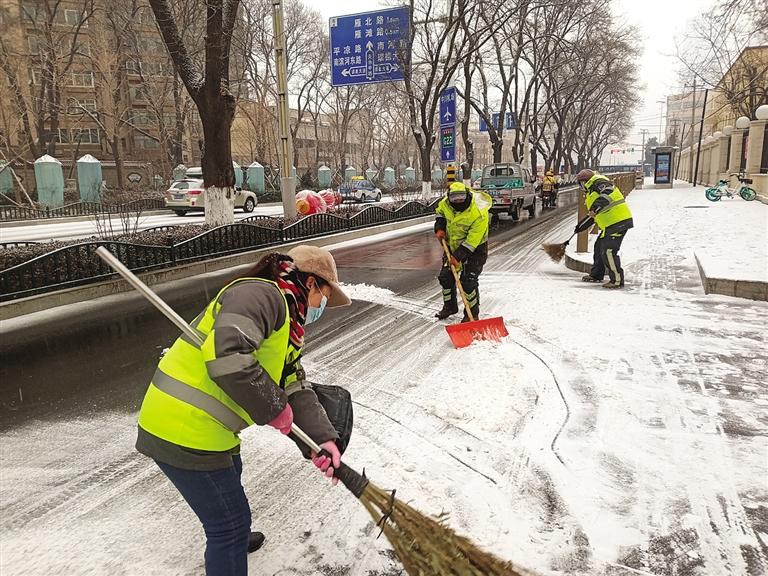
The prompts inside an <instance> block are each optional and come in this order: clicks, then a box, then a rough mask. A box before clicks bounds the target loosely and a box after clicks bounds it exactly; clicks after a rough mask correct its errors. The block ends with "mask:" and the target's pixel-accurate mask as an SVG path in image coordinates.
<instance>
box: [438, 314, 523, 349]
mask: <svg viewBox="0 0 768 576" xmlns="http://www.w3.org/2000/svg"><path fill="white" fill-rule="evenodd" d="M445 330H446V331H447V332H448V336H450V338H451V342H453V345H454V347H455V348H464V347H465V346H469V345H470V344H472V342H473V341H474V340H493V341H495V342H499V341H500V340H501V339H502V338H503V337H504V336H508V335H509V332H507V327H506V326H505V325H504V318H502V317H501V316H496V317H494V318H484V319H483V320H475V321H474V322H462V323H460V324H449V325H448V326H446V327H445Z"/></svg>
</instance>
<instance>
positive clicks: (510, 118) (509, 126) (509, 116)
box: [480, 112, 517, 132]
mask: <svg viewBox="0 0 768 576" xmlns="http://www.w3.org/2000/svg"><path fill="white" fill-rule="evenodd" d="M504 119H505V121H504V129H505V130H514V129H515V128H517V122H516V121H515V114H514V113H513V112H507V113H506V114H505V115H504ZM491 122H493V125H494V126H496V127H498V125H499V113H498V112H496V113H494V114H492V115H491ZM480 132H488V124H486V122H485V120H483V118H480Z"/></svg>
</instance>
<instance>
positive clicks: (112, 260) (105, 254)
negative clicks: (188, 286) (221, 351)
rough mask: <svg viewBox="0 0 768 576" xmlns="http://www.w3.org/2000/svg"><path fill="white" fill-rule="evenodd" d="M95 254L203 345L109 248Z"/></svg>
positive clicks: (299, 434) (304, 436)
mask: <svg viewBox="0 0 768 576" xmlns="http://www.w3.org/2000/svg"><path fill="white" fill-rule="evenodd" d="M96 254H98V255H99V257H100V258H101V259H102V260H104V262H106V263H107V264H109V266H110V267H112V269H114V270H115V272H117V273H118V274H120V276H122V277H123V278H125V279H126V280H127V281H128V283H129V284H130V285H131V286H133V287H134V288H136V290H138V291H139V293H141V295H142V296H144V298H146V299H147V300H148V301H149V302H150V304H152V305H153V306H154V307H155V308H157V309H158V310H160V312H162V313H163V315H164V316H165V317H166V318H168V320H170V321H171V322H173V323H174V324H175V325H176V327H177V328H178V329H179V330H181V331H182V332H183V333H184V334H185V335H186V336H187V337H188V338H190V339H191V340H192V341H193V342H197V344H198V345H200V346H202V345H203V339H202V338H201V337H200V334H198V333H197V332H196V331H195V330H194V329H193V328H192V326H190V325H189V324H188V323H187V321H186V320H184V318H182V317H181V316H179V315H178V314H176V311H175V310H174V309H173V308H171V307H170V306H169V305H168V304H167V303H166V302H165V301H164V300H163V299H162V298H160V296H158V295H157V294H155V293H154V292H153V291H152V290H151V289H150V288H149V286H147V285H146V284H144V282H142V281H141V280H139V278H138V277H137V276H136V274H134V273H133V272H131V271H130V270H129V269H128V267H127V266H125V264H123V263H122V262H120V260H119V259H118V258H116V257H115V256H114V254H112V252H110V251H109V250H107V249H106V248H104V246H99V247H98V248H97V249H96ZM291 432H293V433H294V434H295V435H296V437H297V438H298V439H299V440H301V441H302V442H304V444H306V445H307V446H308V447H309V448H310V449H311V450H314V451H315V453H316V454H320V452H321V451H322V448H320V446H318V444H317V442H315V441H314V440H312V438H310V437H309V436H308V435H307V433H306V432H304V431H303V430H302V429H301V428H299V427H298V426H296V424H293V425H292V426H291Z"/></svg>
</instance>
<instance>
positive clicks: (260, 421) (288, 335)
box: [136, 246, 350, 576]
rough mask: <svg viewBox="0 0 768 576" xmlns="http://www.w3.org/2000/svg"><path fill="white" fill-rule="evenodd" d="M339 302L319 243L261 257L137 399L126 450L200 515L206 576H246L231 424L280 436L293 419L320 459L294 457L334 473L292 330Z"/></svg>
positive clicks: (244, 505)
mask: <svg viewBox="0 0 768 576" xmlns="http://www.w3.org/2000/svg"><path fill="white" fill-rule="evenodd" d="M349 303H350V300H349V298H348V297H347V296H346V295H345V294H344V292H343V291H342V290H341V288H340V287H339V284H338V276H337V271H336V263H335V262H334V260H333V257H332V256H331V253H330V252H328V251H327V250H324V249H322V248H317V247H314V246H297V247H295V248H294V249H293V250H291V251H290V252H288V254H287V255H283V254H269V255H267V256H265V257H264V258H263V259H262V260H261V261H259V262H258V263H257V264H256V265H255V266H254V267H253V268H251V269H250V270H248V271H247V272H245V273H244V274H243V275H242V276H241V277H239V278H237V279H236V280H234V281H233V282H231V283H229V284H228V285H227V286H225V287H224V288H223V289H222V290H221V291H220V292H219V293H218V294H217V295H216V297H215V298H214V299H213V301H212V302H211V303H210V304H208V306H207V307H206V308H205V310H204V311H203V312H202V313H201V314H200V315H199V316H198V317H197V318H196V319H195V320H194V321H193V323H192V326H193V328H194V329H195V330H197V331H198V333H199V334H200V336H201V338H202V339H203V340H204V343H203V345H202V346H199V345H198V344H197V343H196V342H195V341H194V340H192V339H191V338H188V337H187V336H185V335H182V336H181V337H179V338H178V339H177V340H176V342H175V343H174V344H173V346H171V348H170V349H169V350H168V352H167V353H166V354H165V355H164V356H163V358H162V359H161V360H160V363H159V365H158V367H157V370H156V372H155V374H154V376H153V377H152V382H151V383H150V385H149V388H148V390H147V393H146V395H145V397H144V401H143V403H142V406H141V412H140V414H139V423H138V424H139V427H138V438H137V441H136V449H137V450H138V451H139V452H141V453H142V454H145V455H147V456H149V457H150V458H152V459H154V460H155V462H156V463H157V465H158V466H159V467H160V469H161V470H162V471H163V472H164V473H165V475H166V476H167V477H168V478H169V479H170V481H171V482H172V483H173V485H174V486H175V487H176V488H177V489H178V491H179V492H180V493H181V495H182V496H183V497H184V500H186V501H187V503H188V504H189V506H190V507H191V508H192V510H193V511H194V512H195V514H196V515H197V517H198V518H199V519H200V522H201V523H202V525H203V529H204V531H205V534H206V539H207V542H206V550H205V571H206V574H207V575H208V576H219V575H222V576H223V575H227V576H246V574H247V573H248V562H247V555H248V553H249V552H252V551H254V550H256V549H258V548H259V547H260V546H261V545H262V543H263V542H264V535H263V534H262V533H260V532H251V509H250V506H249V504H248V499H247V498H246V495H245V491H244V490H243V486H242V483H241V481H240V476H241V473H242V460H241V458H240V438H239V437H238V434H239V433H240V431H241V430H243V429H244V428H246V427H248V426H251V425H253V424H257V425H259V426H263V425H269V426H271V427H273V428H275V429H277V430H279V431H280V432H281V433H282V434H288V433H289V432H290V431H291V427H292V425H293V423H294V422H296V424H297V425H299V426H300V427H301V428H302V429H303V430H304V431H305V432H306V433H307V434H309V436H310V437H312V439H313V440H315V441H316V442H317V443H318V444H319V445H320V446H322V448H324V449H325V451H327V452H328V453H329V454H330V455H331V457H330V458H328V457H326V456H319V455H317V454H314V453H312V454H306V455H308V456H311V458H312V461H313V463H314V464H315V466H317V467H318V468H320V470H321V471H322V472H323V473H324V474H325V475H326V476H328V477H333V471H334V469H335V468H338V466H339V464H340V459H341V452H342V451H343V450H344V447H343V446H342V447H341V449H340V448H339V446H338V445H337V441H338V440H339V434H338V433H337V431H336V429H335V428H334V426H333V425H332V423H331V422H330V421H329V419H328V416H327V414H326V412H325V410H324V409H323V407H322V405H321V404H320V402H319V401H318V397H317V395H316V393H315V391H314V390H313V388H312V386H311V385H309V384H308V383H307V382H306V381H305V379H304V371H303V369H302V368H301V363H300V358H301V350H302V347H303V346H304V327H305V326H306V325H307V324H309V323H311V322H314V321H316V320H317V319H318V318H319V317H320V316H321V314H322V313H323V310H324V308H325V307H326V305H327V306H328V307H329V308H330V307H335V306H344V305H347V304H349ZM264 441H265V442H267V441H268V439H267V438H266V437H265V440H264ZM262 464H264V463H262ZM333 480H334V484H335V483H336V478H333ZM286 481H288V480H286Z"/></svg>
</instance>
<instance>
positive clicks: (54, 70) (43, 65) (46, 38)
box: [0, 0, 93, 158]
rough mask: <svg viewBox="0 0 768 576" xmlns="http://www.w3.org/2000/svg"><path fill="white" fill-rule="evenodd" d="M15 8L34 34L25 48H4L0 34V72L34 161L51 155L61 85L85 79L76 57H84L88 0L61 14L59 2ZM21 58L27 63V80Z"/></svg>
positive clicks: (86, 72) (55, 140)
mask: <svg viewBox="0 0 768 576" xmlns="http://www.w3.org/2000/svg"><path fill="white" fill-rule="evenodd" d="M20 10H21V17H22V19H25V20H28V21H29V22H31V23H32V24H33V25H34V29H35V34H33V35H31V36H30V37H29V39H28V42H27V44H26V46H25V45H24V44H21V45H12V44H9V43H8V42H6V37H5V36H4V35H3V36H0V69H2V72H3V74H4V75H5V77H6V80H7V82H8V85H9V87H10V91H11V93H12V100H13V103H14V106H15V108H16V113H17V114H18V116H19V118H20V120H21V126H20V128H21V135H22V138H23V140H24V141H25V146H26V149H27V150H28V151H29V152H30V153H31V155H32V156H33V157H34V158H37V157H39V156H41V155H42V154H50V155H54V154H55V153H56V144H57V143H58V132H59V118H60V115H61V114H62V110H63V107H64V104H63V102H62V98H63V89H64V86H65V85H66V84H67V83H73V82H75V81H81V80H86V79H87V78H88V77H89V75H91V71H89V70H86V69H83V67H82V66H81V60H80V58H79V57H80V56H83V55H84V52H83V46H85V45H86V44H85V42H84V38H85V36H86V34H85V32H86V30H87V27H88V21H89V20H90V19H91V17H92V16H93V0H84V1H83V2H82V7H81V8H80V9H79V10H65V9H64V6H63V5H62V2H61V0H42V1H41V2H39V3H36V4H27V3H22V4H20ZM24 56H28V57H29V58H30V59H31V60H32V64H31V67H30V69H29V75H30V76H29V80H28V81H25V78H26V77H27V70H25V68H26V67H27V62H28V61H27V60H26V59H25V58H23V57H24ZM90 78H91V80H92V76H90Z"/></svg>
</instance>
